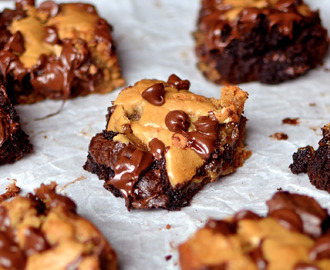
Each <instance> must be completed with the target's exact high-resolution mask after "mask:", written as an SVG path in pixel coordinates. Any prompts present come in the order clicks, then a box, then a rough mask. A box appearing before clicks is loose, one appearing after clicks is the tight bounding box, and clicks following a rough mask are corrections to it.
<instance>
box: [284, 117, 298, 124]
mask: <svg viewBox="0 0 330 270" xmlns="http://www.w3.org/2000/svg"><path fill="white" fill-rule="evenodd" d="M282 124H288V125H298V124H299V118H284V119H283V120H282Z"/></svg>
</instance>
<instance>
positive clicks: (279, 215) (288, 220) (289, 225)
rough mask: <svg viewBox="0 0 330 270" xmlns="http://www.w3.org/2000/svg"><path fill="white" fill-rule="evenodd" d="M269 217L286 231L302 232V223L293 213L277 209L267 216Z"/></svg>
mask: <svg viewBox="0 0 330 270" xmlns="http://www.w3.org/2000/svg"><path fill="white" fill-rule="evenodd" d="M268 216H269V217H272V218H274V219H276V220H277V221H278V223H279V224H281V225H282V226H283V227H285V228H286V229H289V230H292V231H297V232H302V231H303V223H302V221H301V219H300V217H299V215H297V214H296V213H295V212H294V211H291V210H288V209H279V210H275V211H273V212H271V213H269V214H268Z"/></svg>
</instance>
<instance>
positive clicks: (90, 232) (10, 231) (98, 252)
mask: <svg viewBox="0 0 330 270" xmlns="http://www.w3.org/2000/svg"><path fill="white" fill-rule="evenodd" d="M55 187H56V184H55V183H52V184H50V185H48V186H46V185H41V187H40V188H39V189H37V190H36V191H35V192H36V195H32V194H29V195H28V196H26V197H22V196H18V197H15V198H14V199H13V200H11V201H6V202H3V203H1V205H0V243H1V244H0V258H1V259H2V260H1V259H0V269H23V268H24V267H25V268H24V269H47V268H49V267H55V268H56V269H69V268H70V267H73V268H75V269H76V268H79V269H86V270H88V269H116V265H117V263H116V255H115V253H114V251H113V250H112V249H111V247H110V245H109V244H108V243H107V241H106V239H105V238H104V237H103V236H102V234H101V233H100V232H99V231H98V229H97V228H96V227H95V226H94V225H93V224H92V223H91V222H89V221H87V220H86V219H84V218H82V217H81V216H79V215H78V214H77V213H76V205H75V203H74V202H73V201H72V200H71V199H69V198H68V197H66V196H63V195H60V194H57V193H56V192H55ZM55 268H54V269H55Z"/></svg>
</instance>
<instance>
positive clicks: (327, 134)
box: [289, 123, 330, 193]
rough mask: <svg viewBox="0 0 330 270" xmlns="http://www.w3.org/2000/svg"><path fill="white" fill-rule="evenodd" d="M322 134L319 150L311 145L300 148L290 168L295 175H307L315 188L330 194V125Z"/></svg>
mask: <svg viewBox="0 0 330 270" xmlns="http://www.w3.org/2000/svg"><path fill="white" fill-rule="evenodd" d="M322 132H323V138H322V139H321V140H320V141H319V147H318V149H317V150H315V149H314V148H313V147H312V146H309V145H308V146H306V147H301V148H299V149H298V151H297V152H296V153H294V154H293V156H292V158H293V163H292V164H291V165H290V166H289V167H290V169H291V171H292V173H294V174H299V173H307V175H308V177H309V179H310V181H311V183H312V184H313V185H314V186H315V187H317V188H318V189H322V190H326V191H328V192H329V193H330V123H329V124H327V125H325V126H324V127H323V128H322Z"/></svg>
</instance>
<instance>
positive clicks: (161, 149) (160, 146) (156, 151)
mask: <svg viewBox="0 0 330 270" xmlns="http://www.w3.org/2000/svg"><path fill="white" fill-rule="evenodd" d="M149 148H150V153H151V154H152V155H153V156H154V158H155V159H157V160H160V159H162V158H163V157H164V154H165V151H166V148H165V144H164V143H163V142H162V141H161V140H158V139H157V138H154V139H152V140H151V141H150V142H149Z"/></svg>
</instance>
